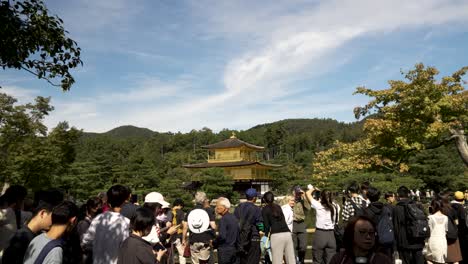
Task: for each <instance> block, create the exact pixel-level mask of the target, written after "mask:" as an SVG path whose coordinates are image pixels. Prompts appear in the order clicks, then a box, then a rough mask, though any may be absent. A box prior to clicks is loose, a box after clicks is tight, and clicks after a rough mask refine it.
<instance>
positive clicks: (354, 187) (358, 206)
mask: <svg viewBox="0 0 468 264" xmlns="http://www.w3.org/2000/svg"><path fill="white" fill-rule="evenodd" d="M348 194H349V198H348V199H346V200H345V202H344V204H343V212H342V214H341V215H342V217H343V222H344V223H345V224H346V222H348V220H349V219H350V218H351V217H353V216H359V215H362V214H363V213H364V209H365V208H366V207H367V202H366V200H364V199H363V198H362V196H361V195H359V186H358V184H357V183H356V182H352V183H351V184H350V185H349V187H348Z"/></svg>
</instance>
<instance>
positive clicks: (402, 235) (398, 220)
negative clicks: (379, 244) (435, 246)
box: [393, 199, 424, 249]
mask: <svg viewBox="0 0 468 264" xmlns="http://www.w3.org/2000/svg"><path fill="white" fill-rule="evenodd" d="M409 203H414V201H411V200H410V199H402V200H400V201H399V202H398V203H397V205H396V206H395V208H394V209H393V228H394V229H395V241H396V243H397V247H398V248H402V249H422V248H423V247H424V239H414V238H410V237H408V235H407V233H406V225H407V220H406V206H408V204H409Z"/></svg>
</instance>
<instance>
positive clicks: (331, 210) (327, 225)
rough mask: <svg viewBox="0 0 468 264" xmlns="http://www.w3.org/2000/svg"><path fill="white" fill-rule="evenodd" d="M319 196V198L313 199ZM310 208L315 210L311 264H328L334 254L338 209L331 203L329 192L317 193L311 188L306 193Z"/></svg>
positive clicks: (331, 197)
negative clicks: (316, 195)
mask: <svg viewBox="0 0 468 264" xmlns="http://www.w3.org/2000/svg"><path fill="white" fill-rule="evenodd" d="M315 194H319V195H320V196H319V197H320V198H318V197H316V198H314V196H315ZM306 197H307V199H309V201H310V204H311V207H312V208H313V209H315V212H316V218H315V234H314V240H313V241H312V261H313V263H325V264H328V263H330V261H331V258H332V257H333V256H334V255H335V253H336V240H335V234H334V232H333V231H334V228H335V224H336V223H337V222H338V219H339V218H338V215H339V213H340V207H339V205H338V204H336V203H335V202H334V201H333V195H332V193H331V192H330V191H327V190H323V191H319V190H318V189H315V188H314V187H312V188H311V189H309V190H308V191H307V192H306Z"/></svg>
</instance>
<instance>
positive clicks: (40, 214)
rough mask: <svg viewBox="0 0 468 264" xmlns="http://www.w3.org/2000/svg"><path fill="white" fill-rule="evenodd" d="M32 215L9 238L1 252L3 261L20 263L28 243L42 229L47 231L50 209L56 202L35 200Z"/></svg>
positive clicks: (50, 218) (50, 215) (50, 216)
mask: <svg viewBox="0 0 468 264" xmlns="http://www.w3.org/2000/svg"><path fill="white" fill-rule="evenodd" d="M36 203H37V205H36V208H35V209H34V212H33V216H32V218H31V220H30V221H29V222H28V224H27V225H26V226H24V227H23V228H21V229H19V230H18V231H16V233H15V235H14V236H13V237H12V238H11V240H10V245H9V246H8V248H6V250H5V253H4V254H3V262H4V263H12V264H22V263H23V260H24V254H25V253H26V250H27V249H28V245H29V243H30V242H31V241H32V240H33V239H34V238H35V237H36V236H37V235H39V234H40V233H41V232H42V231H47V230H49V229H50V226H51V225H52V209H53V208H54V205H56V204H57V203H54V204H52V203H50V202H46V201H43V200H40V201H38V202H36Z"/></svg>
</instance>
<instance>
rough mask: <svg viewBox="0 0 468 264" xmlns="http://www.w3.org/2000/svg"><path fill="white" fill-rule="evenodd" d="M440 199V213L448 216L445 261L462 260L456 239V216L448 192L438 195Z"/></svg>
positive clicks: (454, 261) (456, 261)
mask: <svg viewBox="0 0 468 264" xmlns="http://www.w3.org/2000/svg"><path fill="white" fill-rule="evenodd" d="M440 199H441V201H442V210H441V211H442V213H443V214H444V215H446V216H447V217H448V228H447V235H446V238H447V244H448V245H447V262H449V263H458V262H459V261H461V260H462V253H461V249H460V242H459V239H458V227H457V226H458V221H459V219H458V216H457V211H455V210H454V209H453V208H452V206H450V199H449V193H445V194H443V195H441V196H440Z"/></svg>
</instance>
